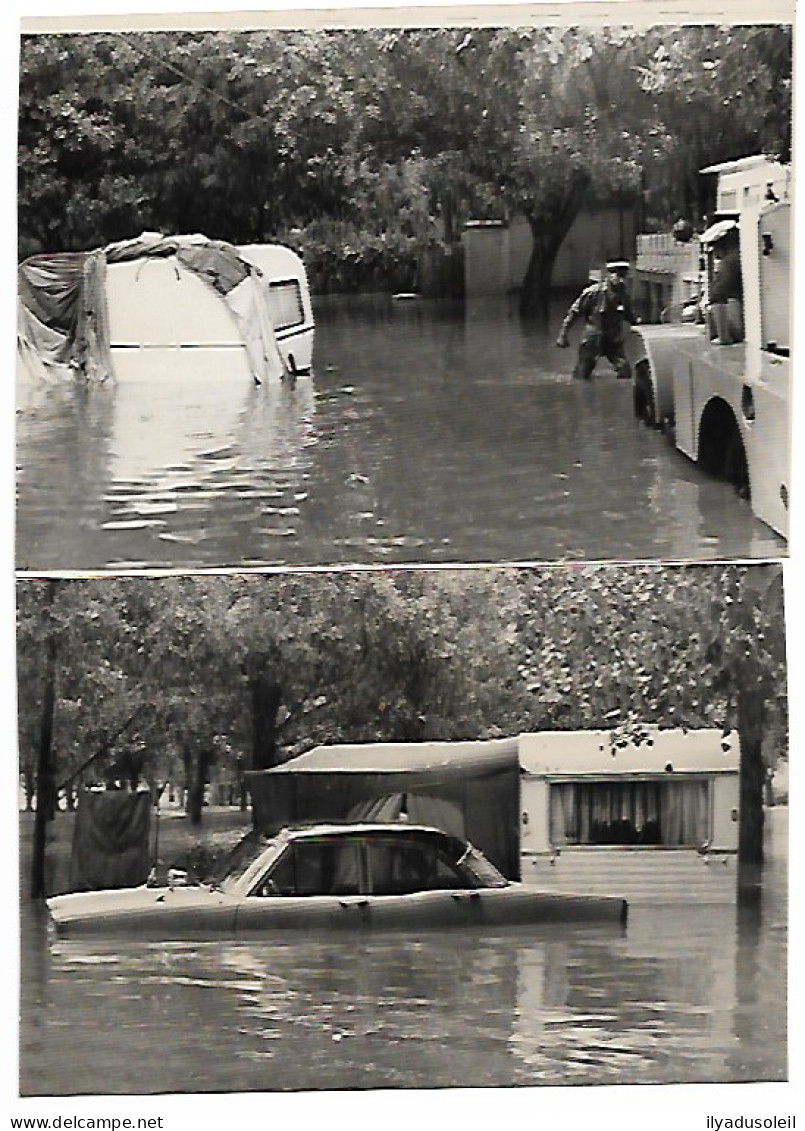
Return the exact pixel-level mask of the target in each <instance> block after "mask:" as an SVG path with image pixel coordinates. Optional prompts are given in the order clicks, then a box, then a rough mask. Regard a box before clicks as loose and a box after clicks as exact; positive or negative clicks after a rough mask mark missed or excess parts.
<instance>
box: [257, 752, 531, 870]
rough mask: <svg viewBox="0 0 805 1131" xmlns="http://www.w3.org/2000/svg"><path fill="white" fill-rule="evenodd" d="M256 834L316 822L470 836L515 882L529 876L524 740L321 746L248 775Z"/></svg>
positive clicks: (468, 838)
mask: <svg viewBox="0 0 805 1131" xmlns="http://www.w3.org/2000/svg"><path fill="white" fill-rule="evenodd" d="M246 777H247V782H248V786H249V791H250V793H251V796H252V802H253V806H254V818H255V825H256V826H257V828H259V829H261V830H262V831H263V832H266V833H268V834H272V833H275V832H277V830H278V829H280V828H282V827H283V826H284V825H295V824H301V823H304V822H309V821H327V820H330V821H332V820H342V821H347V820H349V821H367V820H369V821H378V820H379V821H395V820H398V819H399V818H400V817H401V816H402V815H404V816H405V817H407V819H408V820H410V821H412V822H414V823H416V824H425V825H435V826H436V827H437V828H440V829H444V831H445V832H448V833H452V834H454V835H456V836H461V837H465V838H466V839H467V840H470V841H472V843H473V844H474V845H475V846H476V847H477V848H479V849H480V850H481V851H482V852H483V853H484V854H485V855H486V856H488V858H489V859H490V860H491V861H492V862H493V863H494V864H496V865H497V867H498V868H499V869H500V870H501V871H502V872H503V873H504V875H506V876H508V877H509V878H510V879H515V878H518V877H519V874H520V845H519V804H520V801H519V797H520V793H519V790H520V785H519V762H518V750H517V740H516V739H495V740H491V741H486V742H423V743H371V744H366V745H355V746H352V745H343V746H319V747H316V749H315V750H311V751H309V752H308V753H306V754H301V755H300V756H299V757H297V758H294V759H292V760H291V761H290V762H285V763H284V764H283V765H281V766H276V767H275V768H273V769H271V770H260V771H254V772H252V773H248V774H247V775H246Z"/></svg>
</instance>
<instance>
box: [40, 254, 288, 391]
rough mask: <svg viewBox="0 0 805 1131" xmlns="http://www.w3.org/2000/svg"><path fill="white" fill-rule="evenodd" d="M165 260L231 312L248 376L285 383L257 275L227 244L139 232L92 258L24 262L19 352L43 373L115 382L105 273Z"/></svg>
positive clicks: (73, 256)
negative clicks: (56, 368)
mask: <svg viewBox="0 0 805 1131" xmlns="http://www.w3.org/2000/svg"><path fill="white" fill-rule="evenodd" d="M168 257H172V258H173V261H174V263H175V265H176V268H177V273H178V271H179V270H180V269H182V270H184V271H187V272H189V273H190V274H191V275H193V276H195V278H197V279H199V280H200V281H201V282H202V283H204V285H205V286H206V287H209V288H210V290H211V291H213V292H214V293H215V294H216V295H217V297H218V298H219V299H220V300H221V301H222V302H223V303H224V304H225V305H226V306H227V307H228V309H229V311H230V312H231V314H232V317H233V319H234V321H235V324H236V326H237V328H238V331H239V333H240V337H241V340H242V342H243V346H244V348H245V351H246V355H247V357H248V360H249V366H250V369H251V371H252V374H253V376H254V377H255V378H256V379H257V380H258V381H262V380H265V379H267V378H278V377H281V376H283V374H284V373H285V371H286V369H285V362H284V360H283V358H282V355H281V353H280V350H279V346H278V344H277V339H276V334H275V331H274V326H273V324H272V321H271V315H270V312H269V309H268V303H267V299H266V297H265V294H264V292H263V287H262V286H261V285H260V282H259V280H260V279H261V278H262V272H261V271H260V269H259V267H256V266H255V265H254V264H253V263H251V262H249V261H248V260H247V259H245V258H244V257H243V256H242V255H241V254H240V252H239V251H238V250H237V248H235V247H233V246H232V245H231V244H228V243H225V242H223V241H221V240H211V239H208V238H207V237H206V236H202V235H185V236H163V235H161V234H159V233H157V232H143V233H142V235H140V236H138V237H136V238H135V239H130V240H122V241H120V242H119V243H112V244H107V246H106V247H103V248H97V249H95V250H94V251H81V252H70V253H65V254H61V255H36V256H32V257H31V258H30V259H27V260H25V262H24V263H22V264H20V266H19V268H18V269H17V277H18V302H17V340H18V345H19V347H20V348H21V349H22V350H23V351H24V352H26V353H28V354H29V355H32V356H34V357H36V358H38V360H39V362H40V363H41V364H42V365H44V366H47V365H60V366H66V367H68V368H69V369H71V370H73V371H74V372H75V373H77V374H80V375H81V376H83V377H94V378H98V379H100V380H104V379H105V378H107V377H109V376H112V375H113V366H112V356H111V347H110V336H109V314H108V309H107V294H106V276H107V267H108V266H109V265H110V264H115V263H127V262H131V261H133V260H138V259H142V260H145V259H166V258H168ZM202 338H203V335H202ZM145 344H148V343H145Z"/></svg>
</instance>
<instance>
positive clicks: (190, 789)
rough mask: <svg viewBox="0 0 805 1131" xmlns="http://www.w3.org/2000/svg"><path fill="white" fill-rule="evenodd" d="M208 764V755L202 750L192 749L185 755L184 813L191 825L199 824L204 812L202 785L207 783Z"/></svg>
mask: <svg viewBox="0 0 805 1131" xmlns="http://www.w3.org/2000/svg"><path fill="white" fill-rule="evenodd" d="M209 766H210V757H209V755H208V754H207V753H206V752H205V751H203V750H192V751H190V752H188V753H187V754H186V756H185V767H186V770H187V805H186V810H185V811H186V813H187V816H188V819H189V820H190V824H191V825H200V824H201V820H202V816H203V814H204V787H205V786H206V784H207V773H208V770H209Z"/></svg>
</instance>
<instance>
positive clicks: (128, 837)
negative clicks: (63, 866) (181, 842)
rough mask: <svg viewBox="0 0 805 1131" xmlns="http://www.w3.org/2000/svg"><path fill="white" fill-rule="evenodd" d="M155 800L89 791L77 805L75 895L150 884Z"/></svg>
mask: <svg viewBox="0 0 805 1131" xmlns="http://www.w3.org/2000/svg"><path fill="white" fill-rule="evenodd" d="M150 819H151V794H150V792H149V791H147V790H140V791H138V792H137V793H129V792H128V791H127V790H122V789H109V790H93V789H85V790H83V791H82V792H81V794H80V795H79V799H78V810H77V812H76V820H75V829H74V831H73V850H72V855H71V858H70V890H71V891H102V890H105V889H106V888H126V887H137V886H138V885H139V884H144V883H145V881H146V880H147V879H148V871H149V863H148V835H149V828H150Z"/></svg>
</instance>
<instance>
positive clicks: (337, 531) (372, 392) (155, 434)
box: [17, 297, 784, 571]
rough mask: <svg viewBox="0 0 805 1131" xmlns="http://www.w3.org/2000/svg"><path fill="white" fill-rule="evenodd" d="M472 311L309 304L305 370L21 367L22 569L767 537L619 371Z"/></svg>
mask: <svg viewBox="0 0 805 1131" xmlns="http://www.w3.org/2000/svg"><path fill="white" fill-rule="evenodd" d="M561 313H562V311H561V310H560V309H558V308H557V309H556V311H555V312H554V317H553V318H552V320H551V330H550V333H549V332H548V331H547V330H546V329H545V328H540V327H526V326H524V325H523V324H522V323H521V321H520V319H519V318H518V317H517V314H516V311H515V309H514V308H513V307H512V306H511V305H510V304H508V303H506V302H502V303H497V304H487V305H486V306H485V307H484V308H483V309H481V310H473V309H466V310H465V309H464V308H463V307H459V308H450V309H445V308H444V307H437V306H435V305H433V304H432V303H429V302H393V301H392V300H391V299H389V298H386V297H371V298H366V297H364V298H360V297H358V298H351V299H331V300H319V301H317V303H316V318H317V328H316V341H315V348H314V374H313V376H312V377H302V378H299V379H298V380H297V381H296V382H295V383H293V384H282V385H280V386H277V387H273V386H272V387H268V386H260V387H257V386H255V385H254V383H253V382H251V381H250V380H247V379H245V378H244V379H242V380H241V379H237V380H235V379H231V378H230V379H227V375H226V374H217V373H214V374H212V375H209V374H207V375H198V376H194V378H192V379H188V378H187V377H183V378H180V377H177V376H176V375H175V374H170V373H168V374H165V375H164V377H163V376H162V375H156V376H155V375H153V374H152V375H150V376H146V375H145V374H143V375H142V376H141V377H140V376H133V377H129V378H127V379H126V380H121V381H120V382H119V383H118V384H117V385H115V384H109V385H107V386H102V387H93V388H90V389H86V388H78V387H74V386H64V385H60V386H53V385H47V386H45V385H42V384H37V383H33V382H31V381H26V379H25V378H24V377H21V379H20V386H19V388H18V396H17V464H18V505H17V564H18V567H19V568H20V569H27V570H35V571H41V570H51V569H60V570H64V569H66V570H70V569H76V570H82V569H105V568H127V567H128V568H143V567H165V566H167V567H171V566H173V567H177V568H206V567H226V566H233V567H241V566H260V565H266V566H270V565H302V564H312V565H330V564H345V563H360V564H393V563H400V562H411V561H417V562H425V563H429V562H432V563H444V562H456V561H466V562H483V561H500V560H506V561H524V560H528V561H535V560H587V559H612V560H624V559H626V560H631V559H648V560H656V559H660V560H674V559H713V558H735V557H739V558H746V557H749V558H752V557H769V556H779V554H780V553H782V552H784V544H783V543H782V542H781V541H780V539H778V538H777V536H776V535H774V534H773V533H772V532H771V531H770V530H769V529H768V528H766V527H765V526H764V525H763V524H762V523H760V522H758V521H757V520H755V519H754V518H753V517H752V514H751V512H750V509H749V505H748V504H747V503H746V502H745V501H742V500H741V499H739V498H738V497H737V496H736V494H735V493H734V491H733V490H732V489H731V488H730V487H729V486H727V485H726V484H723V483H718V482H715V481H712V480H709V479H707V478H705V477H704V476H703V475H702V474H701V473H700V471H699V470H698V468H697V467H695V465H693V464H691V463H689V462H688V461H687V460H686V459H685V458H684V457H683V456H682V455H681V454H679V453H678V452H676V451H675V449H674V448H673V447H672V445H671V444H670V442H669V440H668V439H667V438H666V437H664V436H662V435H660V434H659V433H656V432H651V431H648V430H647V429H646V428H645V427H644V426H642V425H640V424H639V423H638V422H636V421H635V419H634V417H633V413H632V406H631V388H630V384H629V382H626V381H618V380H616V379H615V377H614V375H613V373H612V371H611V370H610V368H609V366H608V364H607V363H606V362H601V363H600V365H599V371H598V373H597V375H596V378H595V380H594V381H593V382H592V384H586V383H582V382H574V381H573V380H572V379H571V378H570V376H569V373H570V370H571V368H572V365H573V359H574V351H572V350H569V351H561V350H558V349H556V348H555V346H554V345H553V344H552V340H553V337H555V333H556V329H557V326H558V323H559V320H560V317H561Z"/></svg>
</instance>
